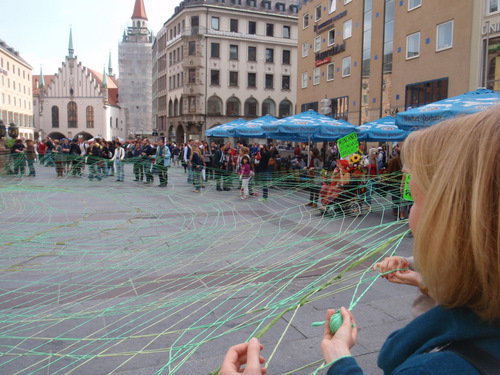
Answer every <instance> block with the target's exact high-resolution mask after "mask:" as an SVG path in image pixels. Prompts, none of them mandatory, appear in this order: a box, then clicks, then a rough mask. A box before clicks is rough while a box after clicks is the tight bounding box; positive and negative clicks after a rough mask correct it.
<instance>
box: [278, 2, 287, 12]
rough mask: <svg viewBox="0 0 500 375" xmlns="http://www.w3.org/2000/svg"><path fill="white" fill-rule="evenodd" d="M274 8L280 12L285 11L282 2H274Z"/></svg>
mask: <svg viewBox="0 0 500 375" xmlns="http://www.w3.org/2000/svg"><path fill="white" fill-rule="evenodd" d="M276 9H277V10H279V11H280V12H284V11H285V4H284V3H276Z"/></svg>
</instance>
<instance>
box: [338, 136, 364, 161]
mask: <svg viewBox="0 0 500 375" xmlns="http://www.w3.org/2000/svg"><path fill="white" fill-rule="evenodd" d="M337 146H338V148H339V154H340V157H341V158H344V157H346V156H349V155H352V154H354V153H355V152H357V151H358V150H359V142H358V135H357V134H356V132H353V133H351V134H348V135H346V136H345V137H342V138H340V139H338V140H337Z"/></svg>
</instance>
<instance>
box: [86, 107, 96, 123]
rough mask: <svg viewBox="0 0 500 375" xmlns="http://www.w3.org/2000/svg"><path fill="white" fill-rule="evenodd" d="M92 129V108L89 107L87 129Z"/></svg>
mask: <svg viewBox="0 0 500 375" xmlns="http://www.w3.org/2000/svg"><path fill="white" fill-rule="evenodd" d="M93 127H94V107H92V106H91V105H89V106H88V107H87V128H93Z"/></svg>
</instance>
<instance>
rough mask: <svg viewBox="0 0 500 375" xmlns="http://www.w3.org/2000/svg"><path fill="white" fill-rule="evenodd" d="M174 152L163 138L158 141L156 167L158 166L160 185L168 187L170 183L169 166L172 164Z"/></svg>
mask: <svg viewBox="0 0 500 375" xmlns="http://www.w3.org/2000/svg"><path fill="white" fill-rule="evenodd" d="M171 160H172V153H171V152H170V148H169V147H168V146H167V145H165V142H164V141H163V139H160V140H159V141H158V147H157V148H156V167H157V168H158V177H159V179H160V184H159V185H158V186H159V187H167V184H168V168H169V167H170V165H171Z"/></svg>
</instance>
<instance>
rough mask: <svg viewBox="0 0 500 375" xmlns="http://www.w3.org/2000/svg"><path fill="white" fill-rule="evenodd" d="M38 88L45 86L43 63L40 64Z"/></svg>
mask: <svg viewBox="0 0 500 375" xmlns="http://www.w3.org/2000/svg"><path fill="white" fill-rule="evenodd" d="M38 88H39V89H44V88H45V79H44V78H43V73H42V66H41V65H40V82H39V83H38Z"/></svg>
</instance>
